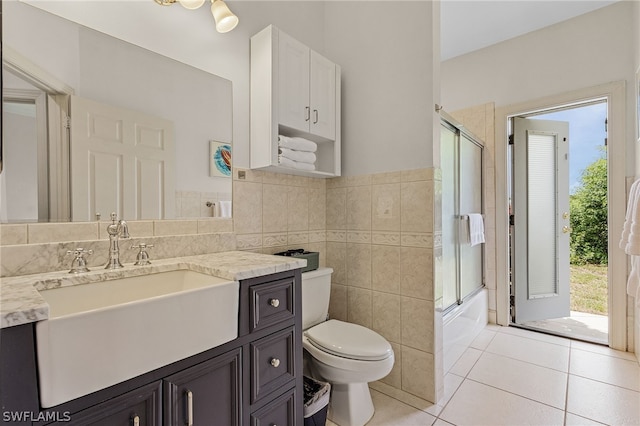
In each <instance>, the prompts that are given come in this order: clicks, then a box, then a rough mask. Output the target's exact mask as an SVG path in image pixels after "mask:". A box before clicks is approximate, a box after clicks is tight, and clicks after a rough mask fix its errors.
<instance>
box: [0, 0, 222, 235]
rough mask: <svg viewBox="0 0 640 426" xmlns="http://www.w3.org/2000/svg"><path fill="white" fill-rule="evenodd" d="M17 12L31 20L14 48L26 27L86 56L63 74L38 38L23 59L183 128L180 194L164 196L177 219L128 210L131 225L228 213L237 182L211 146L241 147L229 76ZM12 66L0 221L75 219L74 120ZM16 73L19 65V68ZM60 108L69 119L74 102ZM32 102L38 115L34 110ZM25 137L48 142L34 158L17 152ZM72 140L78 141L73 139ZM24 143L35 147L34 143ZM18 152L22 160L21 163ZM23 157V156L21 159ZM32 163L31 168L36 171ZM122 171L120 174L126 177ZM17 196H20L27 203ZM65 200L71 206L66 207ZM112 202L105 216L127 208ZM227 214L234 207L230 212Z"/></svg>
mask: <svg viewBox="0 0 640 426" xmlns="http://www.w3.org/2000/svg"><path fill="white" fill-rule="evenodd" d="M12 3H13V2H12ZM12 7H16V8H21V9H20V14H19V16H18V17H19V18H20V19H24V20H26V21H29V22H24V25H21V26H17V25H12V26H8V28H7V29H6V30H5V34H4V35H3V37H4V43H5V46H7V48H8V49H7V50H10V49H12V44H11V43H12V41H15V43H16V44H18V45H20V43H19V41H18V38H19V37H22V36H24V34H20V31H25V32H34V33H36V34H41V35H42V37H45V36H44V34H46V37H47V39H48V43H51V41H52V39H54V40H55V38H56V37H59V38H60V43H59V45H65V46H68V49H72V50H74V51H73V52H72V54H71V55H70V56H73V57H75V58H77V59H76V60H75V61H71V63H68V64H66V65H65V67H68V66H71V65H73V64H74V63H75V64H76V65H73V69H67V68H61V67H60V58H58V59H57V61H58V62H56V60H53V59H51V52H49V51H46V50H47V48H46V46H44V45H43V46H38V40H40V39H41V38H42V37H34V36H33V35H31V37H30V40H32V42H31V43H30V44H29V46H28V49H25V50H29V51H28V52H26V51H18V50H17V49H16V53H17V56H18V57H21V58H25V59H26V60H27V62H30V63H33V64H35V65H34V68H35V69H36V70H37V69H38V68H42V69H45V70H46V72H48V73H49V74H50V75H52V76H53V77H55V78H57V79H59V80H60V81H62V82H63V83H65V84H67V85H68V86H70V87H72V88H73V92H74V95H77V96H78V97H80V98H83V99H89V100H91V101H96V102H99V103H101V104H106V105H109V106H113V107H117V108H124V109H127V110H133V111H139V112H142V113H144V114H145V115H149V116H155V117H161V118H163V119H166V120H168V121H170V122H172V123H173V129H174V130H173V138H172V139H173V141H174V144H175V152H174V154H173V155H172V159H173V160H174V161H173V163H174V165H175V166H174V168H175V173H174V174H175V179H174V182H171V186H173V187H174V190H173V191H172V194H171V195H173V196H166V197H164V199H163V202H164V203H170V204H171V205H170V206H166V208H165V209H164V211H165V212H172V211H173V212H174V214H160V215H158V216H153V215H151V216H149V215H147V216H144V215H143V214H141V213H140V212H141V211H144V209H140V208H137V207H136V209H135V211H136V213H134V214H125V215H124V218H125V219H128V220H134V219H158V218H160V219H172V218H194V217H213V216H214V215H215V213H216V211H218V212H219V211H220V209H219V208H218V206H219V205H220V204H221V203H219V201H228V202H230V201H231V179H230V177H218V176H215V177H214V176H212V175H211V174H210V169H209V167H210V161H209V155H210V153H209V150H210V141H216V142H222V143H225V144H231V137H232V88H231V82H230V81H229V80H226V79H223V78H221V77H218V76H215V75H212V74H210V73H207V72H204V71H202V70H199V69H196V68H193V67H191V66H188V65H185V64H183V63H180V62H177V61H175V60H172V59H169V58H167V57H164V56H162V55H159V54H156V53H154V52H150V51H148V50H145V49H142V48H140V47H138V46H134V45H132V44H129V43H126V42H123V41H121V40H118V39H116V38H113V37H110V36H107V35H105V34H102V33H99V32H97V31H94V30H91V29H88V28H86V27H83V26H80V25H78V24H75V23H72V22H70V21H66V20H64V19H62V18H60V17H57V16H54V15H50V14H48V13H46V12H42V11H40V10H38V9H34V8H32V7H30V6H27V5H24V4H20V3H19V2H16V4H13V5H12ZM11 11H12V9H11V8H7V10H5V11H3V14H5V15H6V16H5V17H6V18H7V19H11ZM29 14H37V15H38V16H37V17H38V19H34V20H33V22H38V25H39V27H38V28H34V27H33V25H34V24H33V23H30V21H31V20H30V19H25V16H29ZM61 29H62V30H61ZM69 34H77V42H76V43H75V45H71V46H69V44H68V43H66V41H68V38H69ZM22 47H24V45H22ZM68 49H67V48H65V50H66V51H65V52H64V55H68V54H69V52H68ZM66 62H68V61H66ZM5 65H6V64H5V59H4V58H3V101H7V102H8V103H4V104H3V105H4V109H5V111H4V112H3V119H4V123H5V125H4V126H3V142H4V144H5V147H4V155H5V158H4V168H5V170H4V171H3V172H2V173H0V188H1V190H0V220H2V221H3V222H13V223H15V222H33V221H48V220H53V221H60V220H68V218H70V217H75V216H74V215H73V212H71V211H70V208H71V207H70V206H72V205H73V202H72V200H70V197H69V196H68V195H67V194H68V193H69V188H70V185H69V183H68V180H69V179H79V178H78V177H77V176H76V175H77V173H76V174H74V165H73V163H72V164H70V165H69V166H68V168H69V170H67V171H65V170H63V169H65V167H64V161H65V160H67V159H68V158H69V142H68V139H67V135H66V133H67V131H66V129H65V128H64V119H65V118H64V117H57V116H55V114H52V113H51V110H52V109H54V108H52V107H51V106H50V107H49V108H47V101H48V102H49V103H51V102H53V101H54V100H55V99H54V98H53V97H51V96H49V97H48V96H47V94H46V93H45V92H42V91H40V95H38V96H36V95H35V93H37V91H38V89H36V88H35V87H33V86H29V84H28V83H26V82H24V81H21V79H19V78H17V77H15V76H14V75H12V74H11V72H8V71H7V70H6V69H5V68H6V67H5ZM48 65H50V67H49V66H48ZM56 65H57V66H56ZM8 68H9V69H11V67H8ZM27 68H29V67H27ZM36 74H38V73H36ZM74 76H75V77H74ZM31 77H33V76H31ZM16 96H17V97H18V99H16ZM32 98H34V99H32ZM38 98H40V99H41V102H43V105H44V106H43V107H42V108H43V109H42V111H41V112H39V110H38V107H37V102H36V99H38ZM72 101H73V100H72ZM55 103H57V104H59V105H61V106H62V110H61V112H60V114H61V115H63V116H64V114H66V111H64V109H65V104H64V102H61V103H60V102H55ZM29 105H31V107H30V108H31V109H29V108H26V107H27V106H29ZM33 108H35V113H34V110H33ZM47 111H48V112H47ZM34 114H35V117H34ZM60 114H59V115H60ZM47 116H48V117H54V121H55V120H61V122H62V125H61V122H58V123H51V119H50V120H49V122H47V120H46V118H47ZM40 117H43V119H45V120H44V121H43V122H44V124H40V123H41V120H40ZM73 118H74V117H72V120H73ZM24 122H30V123H31V124H32V125H33V126H35V130H34V128H31V130H30V131H29V132H26V131H22V130H21V131H17V130H16V128H17V127H18V126H23V125H24ZM34 122H35V124H34ZM42 126H44V127H42ZM47 128H48V131H47ZM115 128H117V127H115ZM39 129H40V130H39ZM41 129H44V141H42V140H41V139H42V135H41V133H42V132H43V131H42V130H41ZM93 130H95V129H93ZM10 132H12V133H10ZM16 132H17V133H18V134H20V135H23V136H24V135H26V134H27V133H31V134H33V133H35V135H36V136H35V141H38V142H37V143H36V142H34V143H33V145H32V146H31V148H29V153H27V150H26V149H22V150H18V152H16V149H15V144H16V143H17V142H19V139H18V138H17V137H15V133H16ZM71 133H73V132H71ZM47 134H48V136H49V138H47ZM56 134H57V135H60V140H61V141H62V142H60V143H61V145H60V146H55V141H54V142H52V138H51V136H52V135H53V136H54V139H55V135H56ZM38 135H40V136H38ZM39 139H40V140H39ZM70 143H71V144H73V140H72V141H71V142H70ZM65 144H66V145H65ZM21 145H22V143H21ZM22 147H23V148H25V146H22ZM52 147H53V148H52ZM52 150H53V151H54V152H57V153H58V156H57V158H48V157H47V156H46V155H44V157H43V154H46V153H47V152H49V153H50V152H52ZM38 153H40V154H39V157H40V160H38ZM27 155H28V157H27ZM13 156H16V158H15V159H12V157H13ZM20 156H21V157H22V159H19V158H20ZM67 161H68V160H67ZM9 163H13V164H9ZM116 163H117V162H116ZM116 163H114V164H116ZM138 163H140V162H138ZM104 164H105V163H102V165H104ZM29 167H31V169H28V168H29ZM109 167H110V166H109ZM114 167H116V166H114ZM34 168H36V170H37V171H36V172H34ZM27 170H29V171H27ZM12 171H13V172H14V173H17V172H21V173H23V174H27V173H28V174H29V176H30V178H29V179H23V178H22V177H20V175H19V174H17V175H12V173H11V172H12ZM65 173H67V174H68V175H69V176H70V177H69V178H67V184H66V185H63V186H62V187H60V186H56V183H55V182H52V181H53V180H56V179H57V180H58V181H64V179H65ZM88 174H91V172H89V173H88ZM113 175H114V176H116V175H117V173H114V174H113ZM36 176H37V179H36ZM50 177H53V178H54V179H50ZM84 178H85V179H89V178H90V176H84ZM98 179H99V177H98ZM16 183H20V184H21V185H23V187H19V186H16V185H15V184H16ZM58 183H59V182H58ZM24 186H27V187H28V188H24ZM149 186H152V185H149V184H147V188H148V187H149ZM143 187H144V185H143ZM147 188H145V191H146V189H147ZM150 189H153V188H150ZM138 192H139V191H138ZM12 194H13V195H12ZM15 194H20V197H19V199H18V200H17V201H16V198H15ZM27 194H29V196H28V197H27ZM36 194H37V195H36ZM12 197H13V198H12ZM103 201H104V200H103ZM65 202H66V204H67V207H66V209H65V207H64V206H61V205H58V204H63V203H65ZM105 204H107V205H110V204H109V203H108V202H107V203H104V202H103V203H102V206H103V207H101V210H104V209H109V210H112V211H116V212H122V211H124V210H123V207H122V205H121V204H122V201H121V199H119V198H118V196H114V200H113V202H112V203H111V205H113V208H111V207H104V205H105ZM225 204H227V203H225ZM89 210H91V209H89ZM94 210H95V209H94ZM224 210H225V211H227V209H224ZM129 211H130V210H129ZM97 213H100V214H101V215H102V218H107V217H108V216H109V213H110V211H104V212H103V211H97V210H96V211H93V212H92V213H91V214H92V215H95V214H97ZM131 216H135V217H131ZM94 219H95V218H94V217H92V216H90V217H86V218H81V220H94ZM74 220H75V219H74Z"/></svg>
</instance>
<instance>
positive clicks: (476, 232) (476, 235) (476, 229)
mask: <svg viewBox="0 0 640 426" xmlns="http://www.w3.org/2000/svg"><path fill="white" fill-rule="evenodd" d="M469 242H470V243H471V247H473V246H475V245H478V244H481V243H484V220H483V219H482V215H481V214H480V213H469Z"/></svg>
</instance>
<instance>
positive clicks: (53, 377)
mask: <svg viewBox="0 0 640 426" xmlns="http://www.w3.org/2000/svg"><path fill="white" fill-rule="evenodd" d="M238 287H239V284H238V282H236V281H229V280H225V279H222V278H217V277H213V276H211V275H206V274H201V273H198V272H193V271H189V270H176V271H169V272H160V273H155V274H149V275H143V276H138V277H128V278H119V279H114V280H108V281H101V282H95V283H91V284H82V285H74V286H68V287H60V288H56V289H51V290H41V291H40V294H41V295H42V296H43V297H44V299H45V300H46V301H47V302H48V303H49V307H50V314H49V319H48V320H45V321H40V322H38V323H37V324H36V344H37V354H38V375H39V379H38V380H39V386H40V403H41V405H42V406H43V407H52V406H55V405H58V404H61V403H63V402H66V401H69V400H72V399H74V398H77V397H80V396H83V395H86V394H88V393H91V392H94V391H97V390H99V389H103V388H105V387H108V386H111V385H114V384H116V383H119V382H122V381H124V380H127V379H130V378H133V377H136V376H139V375H140V374H143V373H146V372H149V371H151V370H154V369H156V368H159V367H162V366H164V365H167V364H170V363H172V362H175V361H178V360H180V359H183V358H186V357H189V356H191V355H195V354H197V353H200V352H203V351H205V350H207V349H210V348H213V347H215V346H218V345H221V344H223V343H226V342H228V341H231V340H233V339H235V338H236V337H237V336H238V293H239V291H238Z"/></svg>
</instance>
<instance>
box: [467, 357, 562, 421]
mask: <svg viewBox="0 0 640 426" xmlns="http://www.w3.org/2000/svg"><path fill="white" fill-rule="evenodd" d="M467 378H468V379H471V380H475V381H477V382H480V383H484V384H486V385H489V386H493V387H496V388H498V389H502V390H504V391H507V392H511V393H514V394H516V395H520V396H523V397H525V398H530V399H532V400H534V401H537V402H541V403H543V404H547V405H551V406H552V407H556V408H559V409H561V410H564V406H565V396H566V389H567V373H563V372H561V371H557V370H552V369H550V368H545V367H540V366H538V365H535V364H530V363H528V362H524V361H518V360H516V359H513V358H506V357H503V356H500V355H495V354H491V353H488V352H485V353H483V354H482V356H481V357H480V359H479V360H478V362H477V363H476V365H475V366H474V367H473V369H472V370H471V372H470V373H469V375H468V376H467Z"/></svg>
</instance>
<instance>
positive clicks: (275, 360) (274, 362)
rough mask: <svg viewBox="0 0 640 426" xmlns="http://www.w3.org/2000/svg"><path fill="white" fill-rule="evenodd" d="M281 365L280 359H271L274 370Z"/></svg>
mask: <svg viewBox="0 0 640 426" xmlns="http://www.w3.org/2000/svg"><path fill="white" fill-rule="evenodd" d="M279 365H280V360H279V359H278V358H271V366H272V367H274V368H278V366H279Z"/></svg>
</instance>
